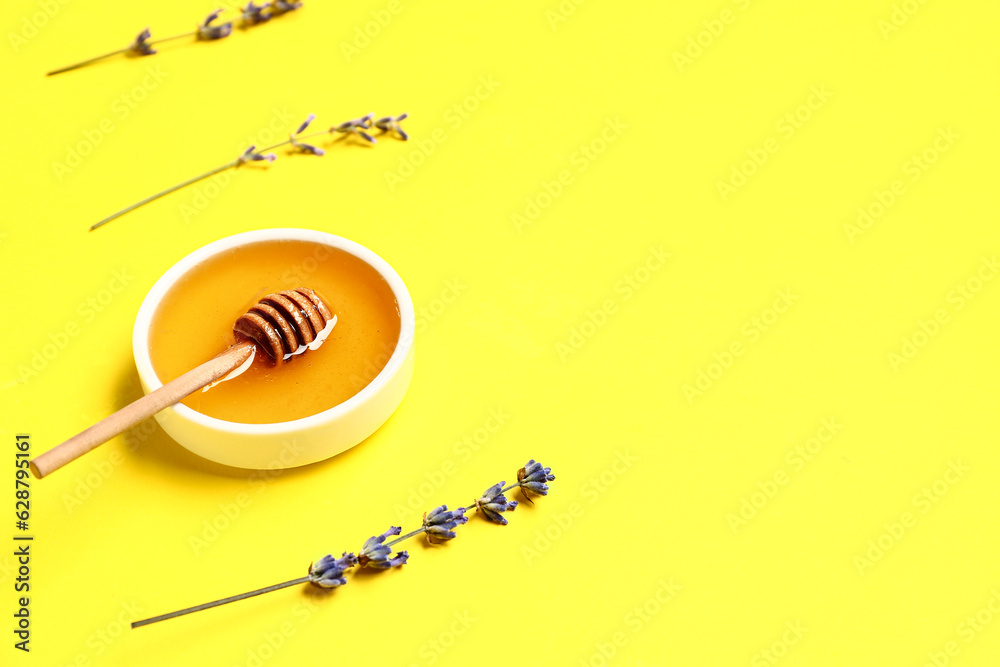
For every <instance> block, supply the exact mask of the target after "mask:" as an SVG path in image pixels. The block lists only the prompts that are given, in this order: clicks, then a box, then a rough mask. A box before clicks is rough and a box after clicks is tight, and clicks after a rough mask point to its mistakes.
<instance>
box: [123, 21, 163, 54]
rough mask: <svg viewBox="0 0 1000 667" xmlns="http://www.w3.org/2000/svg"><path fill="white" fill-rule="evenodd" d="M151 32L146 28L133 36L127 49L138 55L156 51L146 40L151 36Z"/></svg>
mask: <svg viewBox="0 0 1000 667" xmlns="http://www.w3.org/2000/svg"><path fill="white" fill-rule="evenodd" d="M152 36H153V35H152V33H150V32H149V28H146V29H145V30H143V31H142V32H140V33H139V35H138V36H137V37H136V38H135V41H134V42H132V44H131V45H130V46H129V47H128V48H129V51H131V52H132V53H135V54H138V55H140V56H151V55H153V54H154V53H156V49H154V48H153V47H152V46H151V45H150V44H149V43H148V42H149V38H150V37H152Z"/></svg>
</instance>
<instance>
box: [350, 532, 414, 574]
mask: <svg viewBox="0 0 1000 667" xmlns="http://www.w3.org/2000/svg"><path fill="white" fill-rule="evenodd" d="M400 531H401V529H400V527H399V526H392V527H391V528H389V530H387V531H385V532H384V533H382V534H381V535H375V536H374V537H369V538H368V539H367V540H366V541H365V545H364V546H363V547H361V551H360V552H359V553H358V562H359V563H361V567H374V568H378V569H380V570H388V569H389V568H390V567H399V566H400V565H403V564H405V563H406V559H407V558H409V557H410V555H409V554H408V553H406V552H405V551H400V552H399V553H397V554H396V557H395V558H390V557H389V554H390V553H392V549H390V548H389V547H387V546H385V545H384V544H382V543H383V542H385V538H387V537H392V536H393V535H399V533H400Z"/></svg>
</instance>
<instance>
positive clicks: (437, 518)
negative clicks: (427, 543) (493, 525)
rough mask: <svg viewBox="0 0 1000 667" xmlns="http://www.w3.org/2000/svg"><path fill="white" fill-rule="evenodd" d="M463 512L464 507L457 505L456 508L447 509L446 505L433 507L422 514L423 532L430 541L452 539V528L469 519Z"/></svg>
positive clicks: (453, 534) (453, 535)
mask: <svg viewBox="0 0 1000 667" xmlns="http://www.w3.org/2000/svg"><path fill="white" fill-rule="evenodd" d="M464 514H465V508H464V507H459V508H458V509H457V510H449V509H448V506H447V505H441V507H435V508H434V509H432V510H431V511H430V512H428V513H427V514H424V532H425V533H427V537H428V538H429V539H430V540H431V541H438V542H444V541H446V540H450V539H453V538H454V537H455V533H454V532H453V531H452V529H453V528H455V527H456V526H459V525H461V524H463V523H468V521H469V517H467V516H464Z"/></svg>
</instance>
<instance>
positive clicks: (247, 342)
mask: <svg viewBox="0 0 1000 667" xmlns="http://www.w3.org/2000/svg"><path fill="white" fill-rule="evenodd" d="M336 323H337V317H336V316H335V315H334V314H333V313H332V312H331V311H330V308H329V307H328V306H327V305H326V303H325V302H324V301H323V299H322V298H321V297H320V296H319V295H318V294H317V293H316V292H314V291H313V290H311V289H308V288H306V287H298V288H296V289H293V290H284V291H282V292H276V293H274V294H268V295H267V296H265V297H263V298H262V299H260V300H259V301H258V302H257V303H256V304H254V306H253V307H252V308H250V310H248V311H247V312H246V313H244V314H243V315H241V316H240V317H239V319H238V320H236V323H235V325H233V333H234V334H235V335H236V344H235V345H232V346H231V347H229V348H228V349H227V350H225V351H224V352H222V353H220V354H219V355H217V356H215V357H213V358H212V359H210V360H208V361H206V362H205V363H203V364H202V365H200V366H198V367H197V368H194V369H192V370H190V371H188V372H187V373H184V374H183V375H181V376H180V377H178V378H176V379H174V380H171V381H170V382H168V383H167V384H165V385H163V386H162V387H160V388H159V389H156V390H155V391H152V392H150V393H148V394H146V395H145V396H143V397H142V398H140V399H139V400H137V401H135V402H133V403H130V404H129V405H126V406H125V407H124V408H122V409H121V410H119V411H118V412H115V413H114V414H112V415H110V416H108V417H106V418H104V419H102V420H101V421H99V422H97V423H96V424H94V425H93V426H91V427H90V428H88V429H87V430H85V431H83V432H81V433H79V434H77V435H75V436H73V437H72V438H70V439H69V440H67V441H66V442H64V443H62V444H61V445H58V446H56V447H53V448H52V449H50V450H49V451H47V452H45V453H44V454H42V455H41V456H38V457H36V458H34V459H33V460H32V461H31V472H32V473H33V474H34V475H35V477H37V478H39V479H41V478H42V477H45V476H46V475H48V474H49V473H51V472H53V471H55V470H58V469H59V468H61V467H63V466H64V465H66V464H67V463H69V462H70V461H73V460H74V459H77V458H79V457H80V456H83V455H84V454H86V453H87V452H89V451H91V450H93V449H96V448H97V447H98V446H99V445H102V444H104V443H105V442H107V441H108V440H110V439H111V438H113V437H115V436H116V435H118V434H119V433H123V432H124V431H126V430H128V429H130V428H132V427H133V426H135V425H136V424H138V423H139V422H141V421H143V420H144V419H147V418H149V417H151V416H153V415H154V414H156V413H157V412H159V411H160V410H163V409H164V408H166V407H169V406H171V405H173V404H174V403H177V402H178V401H180V400H181V399H183V398H184V397H185V396H188V395H190V394H192V393H194V392H196V391H198V390H199V389H203V388H208V387H210V386H211V385H213V384H214V383H216V382H220V381H222V380H224V379H227V378H228V377H232V375H231V374H233V373H234V371H235V372H236V374H238V372H240V371H241V369H243V368H245V367H247V366H249V364H250V362H251V361H252V360H253V357H254V353H255V352H256V350H257V349H258V348H259V349H261V350H263V351H264V353H265V354H267V356H268V357H270V359H271V360H272V361H273V362H274V363H275V364H278V365H281V364H283V363H286V362H288V361H289V360H290V359H291V358H292V357H293V356H296V355H300V354H304V353H305V352H307V351H309V350H315V349H316V348H318V347H319V346H320V345H322V343H323V341H324V340H326V337H327V335H329V333H330V331H331V330H332V329H333V327H334V326H335V325H336Z"/></svg>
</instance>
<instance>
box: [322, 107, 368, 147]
mask: <svg viewBox="0 0 1000 667" xmlns="http://www.w3.org/2000/svg"><path fill="white" fill-rule="evenodd" d="M374 117H375V114H373V113H370V114H368V115H365V116H362V117H361V118H355V119H354V120H349V121H347V122H344V123H341V124H340V125H335V126H333V127H331V128H330V132H339V133H341V134H353V135H355V136H358V137H361V138H362V139H364V140H365V141H367V142H368V143H370V144H375V143H378V142H377V141H375V137H373V136H372V135H370V134H368V133H367V132H365V130H369V129H371V127H372V119H373V118H374Z"/></svg>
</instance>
